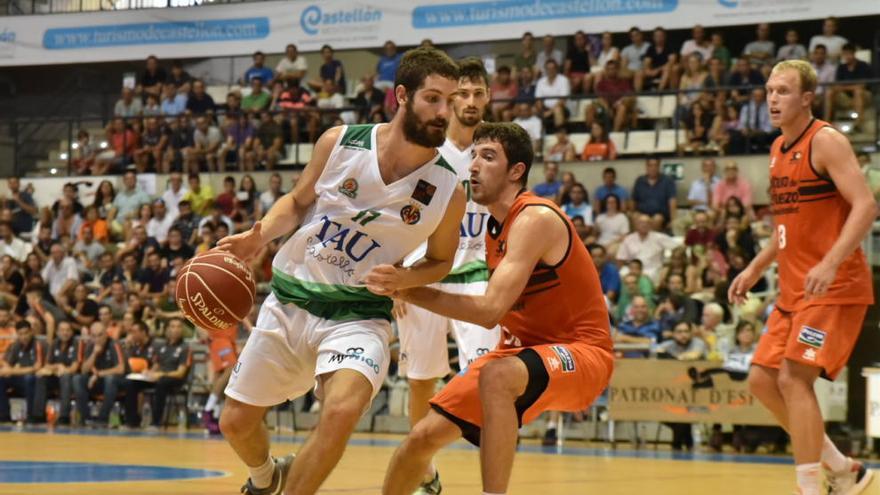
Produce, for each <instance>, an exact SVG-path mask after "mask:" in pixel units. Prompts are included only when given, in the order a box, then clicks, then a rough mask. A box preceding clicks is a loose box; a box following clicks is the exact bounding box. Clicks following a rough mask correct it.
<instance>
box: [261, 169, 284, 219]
mask: <svg viewBox="0 0 880 495" xmlns="http://www.w3.org/2000/svg"><path fill="white" fill-rule="evenodd" d="M281 196H284V191H282V190H281V175H279V174H278V172H275V173H273V174H272V176H271V177H269V189H266V190H265V191H263V193H262V194H260V205H261V206H262V208H263V209H262V211H264V212H267V211H269V208H272V205H274V204H275V202H276V201H278V200H279V199H281Z"/></svg>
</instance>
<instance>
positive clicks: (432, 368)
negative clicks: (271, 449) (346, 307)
mask: <svg viewBox="0 0 880 495" xmlns="http://www.w3.org/2000/svg"><path fill="white" fill-rule="evenodd" d="M458 68H459V82H458V91H457V92H456V93H455V96H454V97H453V99H452V109H453V116H452V119H451V120H450V122H449V129H448V130H447V131H446V142H445V143H443V146H442V147H441V148H440V153H441V154H442V155H443V156H444V157H445V158H446V159H447V161H449V163H450V164H451V165H452V166H453V168H455V170H456V172H457V173H458V178H459V180H460V181H461V182H462V183H463V184H464V186H465V191H467V196H468V202H467V208H466V211H465V216H464V218H462V221H461V228H460V236H461V238H460V243H459V245H458V251H457V252H456V254H455V262H454V263H453V265H452V272H450V274H449V275H448V276H447V277H446V278H444V279H443V280H441V281H440V283H439V284H437V285H435V287H437V288H440V289H441V290H444V291H447V292H452V293H456V294H468V295H483V294H485V293H486V286H487V285H488V280H489V270H488V268H487V267H486V242H485V237H486V232H485V230H486V222H487V220H488V218H489V212H488V210H487V209H486V207H485V206H481V205H478V204H477V203H475V202H474V201H472V200H471V198H470V185H469V178H470V171H469V168H470V166H471V162H472V161H473V157H472V151H473V141H474V130H475V129H476V128H477V125H478V124H479V123H480V122H482V120H483V115H484V113H485V111H486V107H487V106H488V105H489V80H488V75H487V74H486V68H485V67H484V66H483V62H482V61H481V60H480V59H478V58H475V57H469V58H466V59H463V60H461V61H459V64H458ZM422 252H424V247H422V249H420V250H416V252H415V253H413V254H412V255H411V256H409V257H408V260H409V259H413V258H414V259H418V258H420V257H421V253H422ZM396 313H397V314H396V320H397V330H398V333H399V334H400V374H401V375H402V376H406V377H407V379H408V381H409V421H410V427H412V426H414V425H415V424H416V423H418V422H419V420H421V419H422V418H424V417H425V416H426V415H427V414H428V410H429V408H430V405H429V404H428V401H429V400H430V399H431V397H432V396H433V395H434V392H435V389H436V386H437V379H438V378H440V377H444V376H446V375H448V374H449V372H450V369H449V355H448V352H447V345H446V342H447V336H448V335H449V334H450V333H451V334H452V337H453V338H454V339H455V342H456V344H457V345H458V360H459V368H461V369H464V368H466V367H467V366H468V365H469V364H470V363H471V362H472V361H474V360H475V359H476V358H478V357H479V356H482V355H483V354H486V353H488V352H489V351H491V350H493V349H495V347H496V346H497V345H498V340H499V338H500V335H501V332H500V329H499V328H498V327H497V326H496V327H495V328H492V329H486V328H483V327H481V326H479V325H474V324H473V323H468V322H464V321H458V320H451V319H449V318H447V317H445V316H440V315H437V314H435V313H432V312H430V311H428V310H426V309H423V308H420V307H418V306H413V305H406V304H403V303H401V302H397V303H396ZM441 490H442V487H441V485H440V475H439V473H438V472H437V469H436V467H434V465H433V464H432V465H431V466H430V468H429V472H427V473H425V479H424V482H423V483H422V486H421V488H420V489H419V492H417V493H424V494H438V493H440V491H441Z"/></svg>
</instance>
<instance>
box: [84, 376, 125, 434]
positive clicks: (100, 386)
mask: <svg viewBox="0 0 880 495" xmlns="http://www.w3.org/2000/svg"><path fill="white" fill-rule="evenodd" d="M91 377H92V375H91V374H90V373H82V374H79V375H76V376H74V377H73V393H74V396H75V397H76V410H77V411H79V417H80V418H81V420H82V421H84V422H85V421H89V420H92V419H94V418H92V417H91V414H90V412H89V398H90V397H91V395H92V394H93V393H94V394H96V395H97V394H99V393H103V394H104V402H102V403H101V409H100V411H99V412H98V417H97V421H98V422H99V423H103V424H107V422H108V421H109V419H110V411H111V410H112V409H113V403H114V402H116V395H117V394H118V393H119V386H120V384H121V383H122V382H123V381H124V380H125V377H124V376H123V375H112V376H102V377H100V378H98V379H97V381H95V385H94V386H93V387H92V388H89V386H88V385H89V379H90V378H91Z"/></svg>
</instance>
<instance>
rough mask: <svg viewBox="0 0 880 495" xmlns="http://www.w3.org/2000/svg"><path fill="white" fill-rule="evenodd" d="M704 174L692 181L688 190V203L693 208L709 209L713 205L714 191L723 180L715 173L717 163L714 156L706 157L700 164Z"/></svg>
mask: <svg viewBox="0 0 880 495" xmlns="http://www.w3.org/2000/svg"><path fill="white" fill-rule="evenodd" d="M700 167H701V171H702V175H701V176H700V177H699V178H697V179H694V181H693V182H691V187H690V189H689V190H688V203H690V206H691V208H692V209H695V210H708V209H709V208H710V207H711V206H712V191H714V190H715V185H716V184H718V182H719V181H720V180H721V179H720V178H719V177H718V175H717V174H716V173H715V172H716V170H717V168H718V167H717V165H716V164H715V160H714V159H712V158H704V159H703V163H701V164H700Z"/></svg>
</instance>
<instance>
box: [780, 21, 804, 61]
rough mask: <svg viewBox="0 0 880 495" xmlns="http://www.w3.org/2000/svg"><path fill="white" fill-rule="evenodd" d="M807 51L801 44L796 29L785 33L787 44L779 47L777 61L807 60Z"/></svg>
mask: <svg viewBox="0 0 880 495" xmlns="http://www.w3.org/2000/svg"><path fill="white" fill-rule="evenodd" d="M806 59H807V49H806V48H804V45H802V44H801V43H800V38H799V36H798V32H797V30H796V29H789V30H788V31H786V32H785V44H784V45H782V46H780V47H779V51H778V52H776V61H777V62H782V61H783V60H806Z"/></svg>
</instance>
